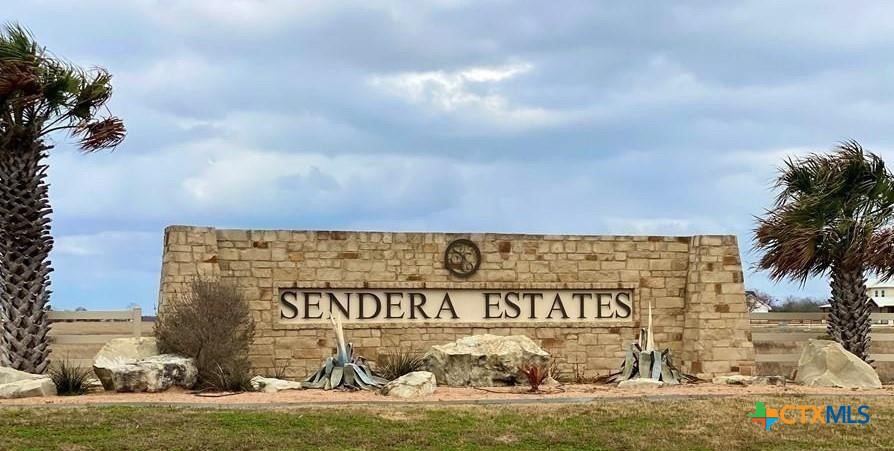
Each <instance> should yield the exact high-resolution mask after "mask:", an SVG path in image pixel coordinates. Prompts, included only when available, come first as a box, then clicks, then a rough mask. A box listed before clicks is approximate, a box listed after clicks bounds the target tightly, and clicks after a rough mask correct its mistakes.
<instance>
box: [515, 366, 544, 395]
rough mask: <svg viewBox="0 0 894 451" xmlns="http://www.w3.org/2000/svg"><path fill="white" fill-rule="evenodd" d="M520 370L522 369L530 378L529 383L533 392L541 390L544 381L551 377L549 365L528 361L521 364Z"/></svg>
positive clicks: (526, 376)
mask: <svg viewBox="0 0 894 451" xmlns="http://www.w3.org/2000/svg"><path fill="white" fill-rule="evenodd" d="M518 370H519V371H521V372H522V374H524V375H525V378H526V379H527V380H528V385H529V386H530V387H531V390H530V392H531V393H537V392H539V391H540V385H542V384H543V382H544V381H546V378H547V377H549V366H548V365H543V364H532V363H527V364H524V365H522V366H520V367H519V368H518Z"/></svg>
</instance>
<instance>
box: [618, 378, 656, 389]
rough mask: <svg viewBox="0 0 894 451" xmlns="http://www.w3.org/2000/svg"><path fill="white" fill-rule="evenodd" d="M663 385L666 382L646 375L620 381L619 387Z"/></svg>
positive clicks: (653, 386) (654, 386)
mask: <svg viewBox="0 0 894 451" xmlns="http://www.w3.org/2000/svg"><path fill="white" fill-rule="evenodd" d="M662 386H664V382H661V381H656V380H654V379H649V378H645V377H639V378H636V379H627V380H626V381H621V382H618V388H660V387H662Z"/></svg>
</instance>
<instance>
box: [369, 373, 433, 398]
mask: <svg viewBox="0 0 894 451" xmlns="http://www.w3.org/2000/svg"><path fill="white" fill-rule="evenodd" d="M436 386H437V383H436V381H435V375H434V374H432V373H430V372H428V371H413V372H412V373H407V374H404V375H403V376H401V377H399V378H397V379H395V380H393V381H391V382H389V383H387V384H385V387H383V388H382V394H383V395H387V396H396V397H398V398H415V397H418V396H425V395H430V394H432V393H434V392H435V387H436Z"/></svg>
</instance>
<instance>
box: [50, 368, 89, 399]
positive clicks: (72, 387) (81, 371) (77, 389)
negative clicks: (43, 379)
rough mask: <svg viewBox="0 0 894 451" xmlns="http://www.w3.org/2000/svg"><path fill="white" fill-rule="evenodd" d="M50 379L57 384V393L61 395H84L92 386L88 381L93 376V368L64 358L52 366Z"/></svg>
mask: <svg viewBox="0 0 894 451" xmlns="http://www.w3.org/2000/svg"><path fill="white" fill-rule="evenodd" d="M49 373H50V379H52V380H53V384H55V385H56V393H57V394H59V395H61V396H71V395H83V394H84V393H87V390H88V389H89V388H90V386H89V385H88V382H89V381H90V379H92V378H93V368H85V367H82V366H80V365H76V364H74V363H73V362H72V361H71V360H68V359H63V360H60V361H59V363H58V364H54V365H52V366H50V371H49Z"/></svg>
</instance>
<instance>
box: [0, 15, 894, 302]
mask: <svg viewBox="0 0 894 451" xmlns="http://www.w3.org/2000/svg"><path fill="white" fill-rule="evenodd" d="M5 6H7V8H6V10H5V12H6V13H7V14H6V16H7V17H8V18H9V19H13V20H17V21H19V22H21V23H22V24H24V25H26V26H28V27H30V28H31V29H32V30H33V31H34V33H35V34H36V36H37V37H38V38H39V39H40V40H41V42H42V43H44V44H45V45H46V46H47V47H48V48H49V49H51V50H52V51H54V52H55V53H57V54H59V55H63V56H65V57H67V58H69V59H71V60H72V61H74V62H76V63H79V64H84V65H100V66H103V67H106V68H108V69H109V70H110V71H111V72H112V73H113V74H114V75H115V77H116V78H115V81H116V94H115V99H114V101H113V109H114V111H115V112H116V113H119V114H121V115H122V116H124V117H125V119H126V121H127V125H128V128H129V132H130V133H129V137H128V140H127V141H126V142H125V144H124V145H122V146H121V147H120V148H119V149H118V151H116V152H114V153H110V154H100V155H92V156H81V155H77V154H76V153H75V152H74V151H73V150H72V148H71V146H70V145H67V144H66V141H65V139H64V137H58V138H57V143H58V144H59V146H58V149H57V150H56V153H55V154H54V156H53V158H52V160H51V163H52V167H51V180H52V182H53V187H52V191H51V195H52V197H53V202H54V206H55V210H56V213H55V219H56V222H55V232H56V234H57V236H58V237H59V243H60V245H59V248H58V249H57V251H56V253H55V254H54V258H55V260H56V266H57V268H58V270H57V271H56V273H54V276H55V279H54V284H55V289H56V297H55V300H54V302H55V303H56V305H57V306H59V307H74V306H76V305H92V306H96V307H122V306H124V305H126V304H127V303H129V302H131V301H134V300H136V301H138V302H141V303H142V304H143V305H144V306H146V307H147V308H151V305H152V304H153V303H154V299H155V296H156V295H155V289H156V286H157V282H158V274H157V270H158V266H159V259H160V255H159V253H160V240H161V238H160V236H161V235H160V234H161V230H162V228H163V227H164V226H165V225H167V224H172V223H195V224H210V225H218V226H229V227H287V228H324V229H325V228H336V229H345V228H347V229H364V228H373V229H395V230H495V231H517V232H552V233H563V232H565V233H594V234H599V233H644V234H660V233H668V234H693V233H735V234H737V235H738V236H739V237H740V247H741V248H742V249H743V252H744V253H745V256H746V259H747V260H748V262H751V261H753V260H754V259H755V257H756V256H755V255H753V254H752V253H751V252H750V242H749V233H750V228H751V227H752V226H753V215H756V214H760V213H762V211H763V208H765V207H767V206H768V205H769V203H770V199H771V196H772V193H771V192H770V191H769V190H768V188H767V187H768V185H769V182H770V181H771V180H772V177H773V175H774V167H775V166H776V165H777V164H778V163H779V162H780V161H781V158H782V157H783V156H785V155H788V154H802V153H805V152H808V151H822V150H824V149H827V148H828V147H829V146H831V145H832V144H834V142H836V141H838V140H841V139H846V138H857V139H861V140H863V141H864V144H866V145H868V146H869V147H870V148H873V149H876V150H879V151H881V152H883V153H885V154H886V155H888V154H889V153H888V149H892V148H894V135H892V133H891V132H890V126H889V121H890V119H891V117H892V114H891V113H890V111H894V108H892V107H894V89H892V84H891V83H890V82H889V79H890V78H891V76H890V75H891V73H892V71H894V66H892V65H891V63H890V62H889V61H888V60H887V59H886V58H885V57H884V56H885V55H887V54H889V53H891V50H892V47H894V44H892V43H894V40H892V39H891V38H892V32H891V31H890V30H889V28H890V27H889V25H888V23H887V18H888V17H890V16H891V13H892V11H891V10H892V9H894V6H892V5H888V4H885V3H879V2H860V1H858V2H848V3H846V4H845V3H841V2H831V1H830V2H820V3H817V2H806V1H805V2H802V1H793V2H786V3H785V4H781V5H779V4H770V3H767V2H759V1H753V2H740V3H737V4H735V5H730V4H709V3H705V2H663V3H656V2H623V3H619V2H589V1H580V2H576V1H567V2H559V3H549V4H547V3H543V2H533V1H531V2H521V3H519V2H508V1H476V2H467V1H449V0H441V1H424V2H423V1H420V2H386V1H381V2H379V1H372V2H365V3H363V4H362V5H359V4H357V3H356V2H337V1H333V2H294V1H286V0H267V1H259V2H241V1H240V2H235V1H234V2H226V1H211V0H190V1H186V0H184V1H166V2H158V1H155V0H137V1H133V2H115V1H112V0H79V1H74V0H57V1H54V2H31V3H30V4H27V5H26V4H23V3H22V4H14V5H12V4H11V5H5ZM153 236H154V237H156V238H157V239H155V238H152V237H153ZM88 250H89V251H88ZM746 277H747V282H748V284H749V285H751V286H756V287H759V288H763V289H767V290H769V291H771V292H777V293H778V294H788V293H793V292H796V291H797V292H801V293H807V294H814V295H823V294H824V293H825V292H826V290H827V289H826V288H825V286H824V282H823V281H821V280H816V281H810V283H808V284H807V285H806V286H805V287H804V288H803V289H802V288H801V287H798V286H797V285H792V284H781V285H773V284H771V283H770V282H769V281H768V280H767V279H766V275H764V274H753V273H749V274H747V276H746ZM122 293H127V296H124V297H125V298H127V299H126V302H125V301H124V300H122V299H123V298H122V295H121V294H122Z"/></svg>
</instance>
